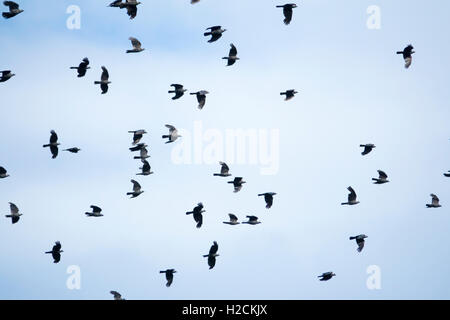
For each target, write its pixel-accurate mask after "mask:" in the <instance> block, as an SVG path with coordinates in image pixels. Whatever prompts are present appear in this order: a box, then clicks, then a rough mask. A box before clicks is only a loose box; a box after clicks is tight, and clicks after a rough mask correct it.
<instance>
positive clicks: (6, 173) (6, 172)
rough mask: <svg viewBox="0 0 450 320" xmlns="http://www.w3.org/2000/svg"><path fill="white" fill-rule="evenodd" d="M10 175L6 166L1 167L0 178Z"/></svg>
mask: <svg viewBox="0 0 450 320" xmlns="http://www.w3.org/2000/svg"><path fill="white" fill-rule="evenodd" d="M6 177H9V174H8V171H6V169H5V168H3V167H0V179H3V178H6Z"/></svg>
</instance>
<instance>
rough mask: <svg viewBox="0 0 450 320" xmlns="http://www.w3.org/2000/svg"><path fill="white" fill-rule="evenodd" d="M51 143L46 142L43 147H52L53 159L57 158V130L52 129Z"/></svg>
mask: <svg viewBox="0 0 450 320" xmlns="http://www.w3.org/2000/svg"><path fill="white" fill-rule="evenodd" d="M50 133H51V135H50V143H49V144H44V145H43V146H42V147H44V148H46V147H50V152H51V153H52V159H55V158H56V157H57V156H58V146H59V143H58V135H57V134H56V132H55V130H52V131H50Z"/></svg>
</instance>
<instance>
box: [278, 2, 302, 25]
mask: <svg viewBox="0 0 450 320" xmlns="http://www.w3.org/2000/svg"><path fill="white" fill-rule="evenodd" d="M277 8H283V15H284V20H283V22H284V24H285V25H288V24H289V23H291V20H292V9H293V8H297V5H296V4H295V3H288V4H285V5H280V6H277Z"/></svg>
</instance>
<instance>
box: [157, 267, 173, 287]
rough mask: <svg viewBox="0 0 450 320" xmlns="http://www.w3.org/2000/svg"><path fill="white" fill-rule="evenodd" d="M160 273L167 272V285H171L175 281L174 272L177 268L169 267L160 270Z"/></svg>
mask: <svg viewBox="0 0 450 320" xmlns="http://www.w3.org/2000/svg"><path fill="white" fill-rule="evenodd" d="M159 273H165V274H166V280H167V283H166V287H170V285H171V284H172V282H173V274H174V273H176V271H175V269H167V270H165V271H160V272H159Z"/></svg>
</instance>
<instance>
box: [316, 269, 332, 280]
mask: <svg viewBox="0 0 450 320" xmlns="http://www.w3.org/2000/svg"><path fill="white" fill-rule="evenodd" d="M334 276H336V274H334V273H333V272H331V271H330V272H325V273H322V275H320V276H318V278H321V279H320V281H328V280H330V279H331V278H333V277H334Z"/></svg>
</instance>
